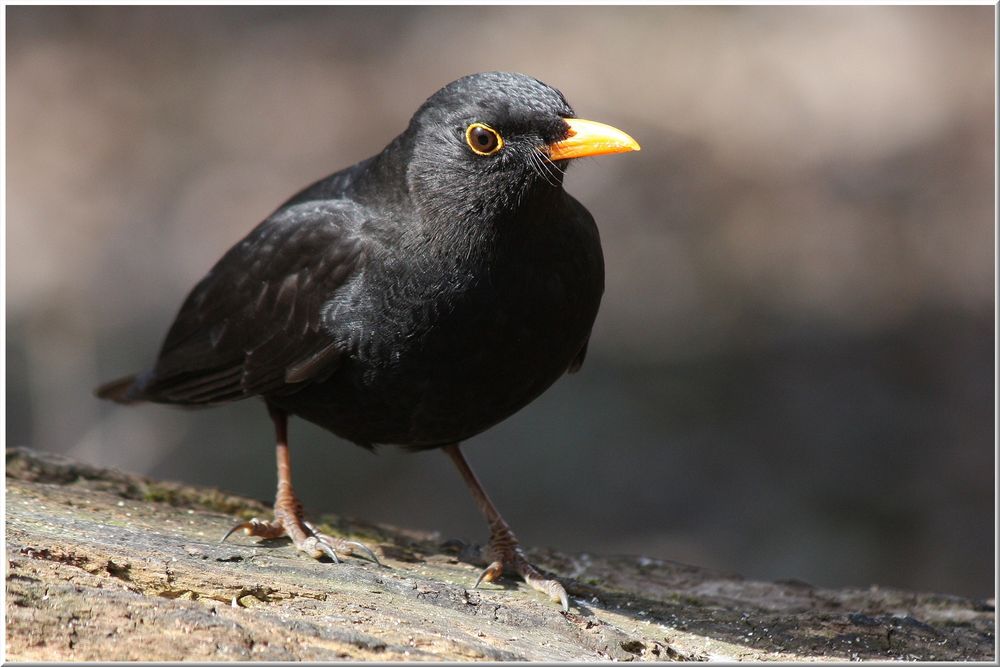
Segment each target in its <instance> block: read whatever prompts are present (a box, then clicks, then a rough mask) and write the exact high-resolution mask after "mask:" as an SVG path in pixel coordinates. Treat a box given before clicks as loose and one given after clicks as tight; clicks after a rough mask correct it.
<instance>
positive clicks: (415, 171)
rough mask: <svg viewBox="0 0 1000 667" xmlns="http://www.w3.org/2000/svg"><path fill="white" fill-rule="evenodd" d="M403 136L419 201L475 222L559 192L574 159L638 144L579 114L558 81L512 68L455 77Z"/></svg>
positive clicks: (435, 211)
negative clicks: (550, 82)
mask: <svg viewBox="0 0 1000 667" xmlns="http://www.w3.org/2000/svg"><path fill="white" fill-rule="evenodd" d="M404 136H408V139H409V141H408V142H407V143H408V144H409V151H410V156H409V161H408V167H407V176H406V178H407V182H408V185H409V189H410V194H411V196H412V197H413V199H414V202H415V203H416V204H417V206H418V207H419V208H420V209H421V210H422V211H423V212H425V213H429V214H431V215H432V216H433V217H435V218H440V217H446V218H449V219H455V218H456V217H461V218H462V219H469V220H476V221H478V222H479V223H481V222H483V221H484V220H487V219H492V220H500V219H505V218H507V217H509V216H516V215H517V212H518V211H519V210H520V209H521V207H522V206H537V205H538V203H539V202H540V201H542V200H544V199H545V198H551V197H552V196H553V195H559V194H561V191H562V181H563V173H564V170H565V165H566V164H567V161H568V160H570V159H572V158H577V157H587V156H594V155H604V154H608V153H620V152H626V151H633V150H639V144H637V143H636V142H635V140H634V139H632V138H631V137H630V136H628V135H627V134H625V133H624V132H622V131H620V130H617V129H615V128H613V127H610V126H608V125H604V124H601V123H595V122H592V121H585V120H581V119H578V118H576V114H575V113H574V112H573V109H572V107H570V106H569V104H568V103H567V102H566V99H565V98H564V97H563V95H562V93H560V92H559V91H558V90H556V89H555V88H552V87H550V86H547V85H546V84H544V83H542V82H541V81H538V80H537V79H534V78H532V77H530V76H526V75H524V74H516V73H511V72H485V73H480V74H472V75H470V76H466V77H463V78H461V79H458V80H457V81H453V82H452V83H450V84H448V85H447V86H445V87H444V88H442V89H441V90H439V91H438V92H436V93H434V95H432V96H431V97H430V98H429V99H428V100H427V101H426V102H425V103H424V104H423V105H422V106H421V107H420V109H418V110H417V112H416V114H414V116H413V119H412V120H411V121H410V126H409V128H408V129H407V131H406V133H405V134H404Z"/></svg>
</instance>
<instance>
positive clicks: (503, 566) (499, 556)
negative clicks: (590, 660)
mask: <svg viewBox="0 0 1000 667" xmlns="http://www.w3.org/2000/svg"><path fill="white" fill-rule="evenodd" d="M442 449H444V452H445V453H446V454H447V455H448V456H449V457H450V458H451V460H452V462H453V463H454V464H455V467H456V468H458V471H459V472H460V473H461V474H462V479H464V480H465V483H466V485H468V487H469V490H470V491H471V492H472V497H473V499H475V501H476V505H478V506H479V510H480V511H481V512H482V513H483V516H485V517H486V521H487V522H488V523H489V526H490V546H489V553H490V557H491V558H492V559H493V561H492V562H491V563H490V564H489V565H488V566H487V567H486V569H485V570H483V573H482V574H480V575H479V579H478V580H477V581H476V586H475V587H478V586H479V584H481V583H482V582H484V581H493V580H494V579H496V578H498V577H500V576H501V575H502V574H503V573H504V572H508V573H513V574H517V575H519V576H520V577H521V578H522V579H524V581H525V582H526V583H527V584H528V585H529V586H531V587H532V588H534V589H535V590H537V591H541V592H543V593H545V594H546V595H548V596H549V598H550V599H551V600H552V601H553V602H558V603H559V604H560V605H561V606H562V608H563V611H569V598H567V596H566V589H565V588H563V585H562V584H560V583H559V582H558V581H556V580H555V579H546V578H545V577H544V576H543V575H542V573H541V572H539V571H538V570H537V569H536V568H535V566H534V565H532V564H531V563H529V562H528V560H527V559H526V558H525V557H524V551H523V550H522V549H521V544H520V542H518V541H517V538H516V537H514V532H513V531H512V530H511V529H510V526H508V525H507V522H506V521H504V519H503V517H502V516H500V512H499V511H497V508H496V506H495V505H494V504H493V501H492V500H490V497H489V496H488V495H487V494H486V490H485V489H484V488H483V485H482V483H481V482H480V481H479V478H477V477H476V473H474V472H472V468H470V467H469V463H468V461H466V460H465V456H464V455H463V454H462V451H461V450H460V449H459V448H458V445H448V446H446V447H443V448H442Z"/></svg>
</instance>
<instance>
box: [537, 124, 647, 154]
mask: <svg viewBox="0 0 1000 667" xmlns="http://www.w3.org/2000/svg"><path fill="white" fill-rule="evenodd" d="M563 120H565V121H566V124H567V125H569V136H568V137H566V138H565V139H563V140H562V141H557V142H555V143H552V144H549V146H548V148H549V157H550V158H551V159H553V160H569V159H570V158H575V157H593V156H595V155H610V154H611V153H628V152H629V151H637V150H639V144H638V143H637V142H636V140H635V139H633V138H632V137H630V136H628V135H627V134H625V133H624V132H622V131H621V130H619V129H617V128H614V127H611V126H610V125H605V124H604V123H596V122H594V121H592V120H583V119H582V118H564V119H563Z"/></svg>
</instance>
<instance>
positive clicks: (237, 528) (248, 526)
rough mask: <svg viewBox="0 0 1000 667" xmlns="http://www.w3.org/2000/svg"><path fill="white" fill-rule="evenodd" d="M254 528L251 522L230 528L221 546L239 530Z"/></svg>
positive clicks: (220, 542) (220, 541) (221, 541)
mask: <svg viewBox="0 0 1000 667" xmlns="http://www.w3.org/2000/svg"><path fill="white" fill-rule="evenodd" d="M252 527H253V525H252V524H251V523H250V522H249V521H244V522H243V523H238V524H236V525H235V526H233V527H232V528H230V529H229V530H228V531H227V532H226V534H225V535H223V536H222V539H221V540H219V544H222V543H223V542H225V541H226V540H227V539H229V536H230V535H232V534H233V533H235V532H236V531H237V530H243V529H250V528H252Z"/></svg>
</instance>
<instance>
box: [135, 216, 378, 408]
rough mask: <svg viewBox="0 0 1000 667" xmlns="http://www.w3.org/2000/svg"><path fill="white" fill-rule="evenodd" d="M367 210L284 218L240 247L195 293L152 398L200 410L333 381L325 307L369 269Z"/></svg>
mask: <svg viewBox="0 0 1000 667" xmlns="http://www.w3.org/2000/svg"><path fill="white" fill-rule="evenodd" d="M364 215H365V214H364V210H363V209H360V208H359V207H357V206H355V205H352V204H350V203H348V202H344V201H326V202H307V203H303V204H300V205H296V206H291V207H288V208H285V209H281V210H279V211H278V212H276V213H275V214H274V215H273V216H271V217H270V218H268V219H267V220H265V221H264V222H262V223H261V224H260V225H258V226H257V227H256V228H255V229H254V230H253V231H252V232H250V234H249V235H247V237H246V238H244V239H243V240H242V241H240V242H239V243H238V244H236V245H235V246H233V248H231V249H230V250H229V252H227V253H226V254H225V255H224V256H223V257H222V259H220V260H219V261H218V263H217V264H216V265H215V266H214V267H213V268H212V270H211V271H210V272H209V273H208V275H207V276H205V278H204V279H202V281H201V282H200V283H198V285H197V286H195V288H194V289H193V290H192V291H191V294H189V295H188V297H187V299H186V300H185V302H184V305H183V306H182V307H181V310H180V312H179V313H178V315H177V318H176V319H175V321H174V323H173V325H172V326H171V328H170V331H169V332H168V333H167V338H166V341H165V342H164V344H163V348H162V349H161V351H160V356H159V358H158V359H157V362H156V366H155V367H154V368H153V370H152V371H151V372H149V373H147V374H144V376H140V378H139V383H140V387H139V389H140V392H141V394H142V397H143V398H148V399H150V400H154V401H163V402H170V403H180V404H187V405H200V404H208V403H219V402H224V401H231V400H236V399H240V398H245V397H247V396H253V395H259V394H268V393H281V392H287V391H295V390H296V389H298V388H300V387H302V386H304V385H305V384H306V383H309V382H311V381H317V380H321V379H324V378H326V377H329V375H330V374H331V373H332V372H333V371H334V370H335V369H336V366H337V361H338V357H339V355H340V353H341V349H340V348H339V347H338V345H337V342H336V340H335V339H334V338H333V337H332V336H331V335H330V334H329V332H328V330H327V329H326V327H325V325H324V321H323V310H324V304H326V303H328V302H329V300H330V299H331V298H332V297H333V296H335V295H336V293H337V291H338V290H339V289H341V288H343V287H344V285H345V284H347V283H348V282H349V281H350V280H351V279H352V277H354V276H356V275H357V274H358V272H359V271H360V269H361V267H362V266H363V264H364V258H365V252H364V250H365V246H364V243H363V242H362V241H361V240H360V239H359V238H358V236H357V235H356V234H355V233H354V230H356V229H357V228H358V226H359V225H360V223H361V222H362V221H363V218H364Z"/></svg>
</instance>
